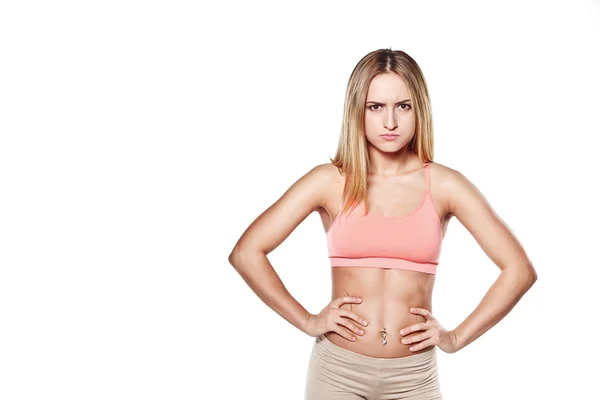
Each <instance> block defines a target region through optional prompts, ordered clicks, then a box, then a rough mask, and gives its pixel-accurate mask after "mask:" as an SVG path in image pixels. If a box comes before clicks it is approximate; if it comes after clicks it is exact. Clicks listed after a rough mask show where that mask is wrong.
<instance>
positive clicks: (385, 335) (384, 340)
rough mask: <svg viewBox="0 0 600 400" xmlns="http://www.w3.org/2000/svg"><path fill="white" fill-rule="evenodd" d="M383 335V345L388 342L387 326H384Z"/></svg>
mask: <svg viewBox="0 0 600 400" xmlns="http://www.w3.org/2000/svg"><path fill="white" fill-rule="evenodd" d="M381 336H382V337H383V339H382V340H383V341H382V343H383V345H384V346H385V345H386V344H387V340H386V337H387V332H386V331H385V328H383V330H382V331H381Z"/></svg>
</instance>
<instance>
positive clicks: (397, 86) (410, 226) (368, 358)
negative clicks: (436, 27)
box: [229, 49, 537, 400]
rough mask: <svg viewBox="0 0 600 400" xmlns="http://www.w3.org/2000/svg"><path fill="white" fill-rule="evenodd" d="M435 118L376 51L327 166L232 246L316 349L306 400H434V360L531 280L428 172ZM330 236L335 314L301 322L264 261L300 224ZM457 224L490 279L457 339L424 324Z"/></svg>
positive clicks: (350, 100)
mask: <svg viewBox="0 0 600 400" xmlns="http://www.w3.org/2000/svg"><path fill="white" fill-rule="evenodd" d="M432 160H433V129H432V114H431V106H430V101H429V94H428V90H427V85H426V82H425V79H424V77H423V74H422V72H421V69H420V68H419V66H418V65H417V63H416V62H415V61H414V60H413V59H412V58H411V57H410V56H409V55H408V54H406V53H404V52H402V51H392V50H391V49H381V50H377V51H374V52H371V53H369V54H367V55H366V56H365V57H363V58H362V59H361V60H360V61H359V63H358V64H357V65H356V67H355V68H354V70H353V72H352V74H351V76H350V79H349V82H348V87H347V91H346V98H345V107H344V117H343V125H342V132H341V137H340V141H339V145H338V148H337V152H336V155H335V158H334V159H333V160H331V161H332V162H331V163H327V164H322V165H317V166H315V167H314V168H312V169H311V170H310V171H309V172H307V173H306V174H305V175H304V176H302V177H301V178H300V179H299V180H298V181H296V182H295V183H294V184H293V185H292V186H291V187H290V188H289V189H288V190H287V191H286V192H285V193H284V194H283V195H282V196H281V198H279V199H278V200H277V201H276V202H275V203H274V204H272V205H271V206H270V207H269V208H268V209H267V210H265V211H264V212H263V213H262V214H261V215H260V216H259V217H258V218H257V219H256V220H255V221H254V222H253V223H252V224H251V225H250V226H249V227H248V228H247V229H246V231H245V232H244V233H243V234H242V236H241V237H240V239H239V241H238V242H237V244H236V245H235V247H234V249H233V251H232V253H231V255H230V257H229V261H230V263H231V264H232V265H233V266H234V267H235V269H236V270H237V271H238V272H239V273H240V275H241V276H242V277H243V279H244V280H245V281H246V282H247V284H248V285H249V286H250V287H251V288H252V290H254V292H255V293H256V294H257V295H258V296H259V297H260V298H261V299H262V300H263V301H264V302H265V303H266V304H267V305H268V306H269V307H271V308H272V309H273V310H274V311H275V312H277V313H278V314H279V315H281V316H282V317H283V318H285V319H286V320H287V321H289V322H290V323H292V324H293V325H295V326H296V327H297V328H298V329H301V330H302V331H303V332H305V333H306V334H308V335H310V336H312V337H315V338H316V339H315V342H314V346H313V350H312V353H311V357H310V362H309V365H308V373H307V379H306V392H305V396H306V399H311V400H312V399H319V400H330V399H365V398H366V399H441V398H442V396H441V390H440V385H439V380H438V374H437V360H436V354H437V353H436V351H437V350H436V347H439V348H440V349H441V350H442V351H444V352H446V353H454V352H456V351H458V350H460V349H462V348H464V347H465V346H467V345H468V344H469V343H471V342H473V341H474V340H475V339H477V338H478V337H479V336H481V335H482V334H483V333H484V332H486V331H487V330H488V329H490V328H491V327H492V326H494V325H495V324H496V323H497V322H499V321H500V320H501V319H502V318H503V317H504V316H505V315H506V314H507V313H508V312H509V311H510V310H511V309H512V308H513V307H514V306H515V304H516V303H517V302H518V301H519V299H520V298H521V297H522V296H523V294H525V292H526V291H527V290H528V289H529V288H530V287H531V286H532V285H533V283H534V282H535V281H536V279H537V274H536V272H535V270H534V268H533V266H532V263H531V261H530V260H529V259H528V257H527V255H526V253H525V251H524V249H523V248H522V246H521V245H520V243H519V242H518V240H517V239H516V237H515V236H514V235H513V234H512V233H511V230H510V229H509V228H508V226H507V225H506V224H505V223H504V222H503V221H502V219H501V218H500V217H499V216H498V215H497V214H496V213H495V212H494V210H493V209H492V207H491V206H490V204H489V203H488V202H487V201H486V199H485V197H484V196H483V195H482V194H481V193H480V192H479V190H478V189H477V188H476V187H475V186H474V185H473V184H472V183H471V182H470V181H469V180H468V179H467V178H466V177H465V176H464V175H462V174H461V173H460V172H458V171H456V170H454V169H452V168H450V167H447V166H444V165H442V164H439V163H436V162H433V161H432ZM313 211H317V212H318V213H319V214H320V216H321V219H322V221H323V227H324V229H325V232H326V235H327V248H328V252H329V259H330V263H331V267H332V286H333V293H332V301H331V302H330V303H329V304H327V306H325V308H323V309H322V310H321V311H320V312H319V313H318V314H312V313H309V312H308V311H307V310H306V309H305V308H304V307H302V305H301V304H299V303H298V302H297V301H296V300H295V299H294V298H293V297H292V296H291V295H290V293H289V292H288V291H287V290H286V288H285V286H284V285H283V283H282V282H281V280H280V279H279V277H278V275H277V274H276V273H275V271H274V269H273V267H272V266H271V264H270V263H269V260H268V259H267V254H269V252H271V251H273V250H274V249H275V248H276V247H277V246H279V245H280V244H281V243H282V242H283V240H285V238H287V237H288V236H289V234H290V233H291V232H292V231H293V230H294V229H295V228H296V227H297V226H298V224H300V223H301V222H302V221H303V220H304V219H305V218H306V217H307V216H308V215H309V214H310V213H312V212H313ZM452 217H456V218H457V219H458V220H459V221H460V222H461V223H462V224H463V225H464V226H465V227H466V229H467V230H468V231H469V232H470V233H471V234H472V235H473V237H474V238H475V239H476V241H477V242H478V243H479V245H480V246H481V248H482V249H483V250H484V252H485V253H486V254H487V255H488V256H489V257H490V259H491V260H492V261H493V262H494V263H495V264H496V265H497V266H498V267H499V268H500V269H501V273H500V275H499V277H498V279H497V281H496V282H495V283H494V284H493V285H492V287H491V288H490V290H489V291H488V292H487V293H486V295H485V297H484V298H483V300H482V301H481V303H480V304H479V305H478V307H477V308H476V309H475V310H474V311H473V313H471V314H470V315H469V316H468V317H467V318H466V319H465V320H464V321H463V322H462V323H461V324H460V325H458V327H456V328H455V329H453V330H446V329H445V328H444V327H443V326H442V325H441V324H440V322H439V321H438V320H437V319H436V318H435V316H434V315H433V312H432V307H431V304H432V291H433V285H434V281H435V273H436V268H437V265H438V260H439V256H440V252H441V246H442V240H443V238H444V236H445V233H446V229H447V227H448V223H449V221H450V219H451V218H452Z"/></svg>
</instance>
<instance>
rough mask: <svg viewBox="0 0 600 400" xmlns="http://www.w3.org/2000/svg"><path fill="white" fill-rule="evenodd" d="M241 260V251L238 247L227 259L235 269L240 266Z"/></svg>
mask: <svg viewBox="0 0 600 400" xmlns="http://www.w3.org/2000/svg"><path fill="white" fill-rule="evenodd" d="M239 259H240V250H239V249H238V248H237V246H236V247H235V248H234V249H233V250H231V253H229V257H228V258H227V260H228V261H229V264H231V266H233V267H234V268H235V267H236V265H237V264H238V260H239Z"/></svg>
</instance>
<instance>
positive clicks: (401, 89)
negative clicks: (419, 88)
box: [365, 72, 415, 153]
mask: <svg viewBox="0 0 600 400" xmlns="http://www.w3.org/2000/svg"><path fill="white" fill-rule="evenodd" d="M365 133H366V137H367V141H368V142H369V144H370V145H371V146H374V147H375V148H377V149H378V150H380V151H382V152H385V153H394V152H397V151H398V150H400V149H402V148H403V147H405V146H406V145H407V144H408V143H409V142H410V141H411V139H412V137H413V136H414V134H415V118H414V112H413V108H412V102H411V100H410V97H409V95H408V90H407V87H406V84H405V83H404V81H403V80H402V78H400V76H398V75H397V74H395V73H393V72H390V73H384V74H380V75H377V76H376V77H375V78H373V79H372V80H371V84H370V85H369V90H368V92H367V101H366V103H365ZM386 134H389V135H391V136H386Z"/></svg>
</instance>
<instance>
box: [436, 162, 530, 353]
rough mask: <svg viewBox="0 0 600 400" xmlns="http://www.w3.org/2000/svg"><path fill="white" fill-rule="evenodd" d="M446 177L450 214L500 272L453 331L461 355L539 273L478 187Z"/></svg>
mask: <svg viewBox="0 0 600 400" xmlns="http://www.w3.org/2000/svg"><path fill="white" fill-rule="evenodd" d="M447 173H448V179H446V180H444V186H445V187H444V192H445V193H447V195H446V196H445V197H446V199H447V202H448V204H447V206H448V209H449V211H450V213H451V214H452V215H454V216H455V217H456V218H457V219H458V220H459V221H460V222H461V224H462V225H463V226H464V227H465V228H466V229H467V230H468V231H469V232H470V233H471V235H473V237H474V238H475V240H476V241H477V243H478V244H479V246H481V249H482V250H483V251H484V252H485V254H486V255H487V256H488V257H489V258H490V259H491V260H492V261H493V262H494V263H495V264H496V265H497V266H498V267H499V268H500V270H501V272H500V276H499V277H498V278H497V280H496V281H495V282H494V284H493V285H492V286H491V287H490V289H489V290H488V291H487V292H486V294H485V296H484V297H483V299H482V300H481V302H480V303H479V305H478V306H477V308H475V310H474V311H473V312H472V313H471V314H470V315H469V316H468V317H467V318H466V319H465V320H464V321H463V322H462V323H461V324H460V325H458V326H457V327H456V328H455V329H454V330H453V334H454V337H455V340H456V351H458V350H460V349H462V348H464V347H465V346H467V345H468V344H470V343H471V342H473V341H474V340H475V339H477V338H478V337H479V336H481V335H483V334H484V333H485V332H486V331H487V330H489V329H490V328H491V327H493V326H494V325H496V324H497V323H498V322H499V321H500V320H501V319H502V318H504V316H506V315H507V314H508V312H509V311H510V310H511V309H512V308H513V307H514V306H515V305H516V304H517V302H518V301H519V300H520V299H521V297H522V296H523V295H524V294H525V293H526V292H527V291H528V290H529V288H531V286H532V285H533V283H534V282H535V281H536V280H537V273H536V271H535V269H534V268H533V265H532V263H531V261H530V260H529V258H528V257H527V254H526V253H525V250H524V249H523V247H522V246H521V244H520V243H519V241H518V240H517V238H516V237H515V235H514V234H513V233H512V231H511V230H510V228H509V227H508V226H507V225H506V224H505V223H504V221H503V220H502V219H501V218H500V217H499V216H498V215H497V214H496V213H495V211H494V210H493V209H492V207H491V205H490V204H489V203H488V201H487V200H486V198H485V197H484V196H483V194H482V193H481V192H480V191H479V190H478V189H477V187H476V186H475V185H474V184H473V183H471V181H469V180H468V179H467V178H466V177H465V176H464V175H463V174H462V173H460V172H459V171H456V170H454V169H451V168H449V169H447Z"/></svg>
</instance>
